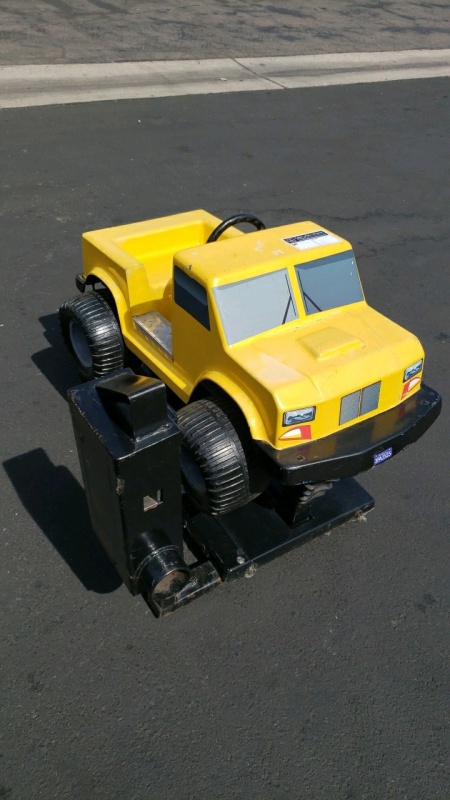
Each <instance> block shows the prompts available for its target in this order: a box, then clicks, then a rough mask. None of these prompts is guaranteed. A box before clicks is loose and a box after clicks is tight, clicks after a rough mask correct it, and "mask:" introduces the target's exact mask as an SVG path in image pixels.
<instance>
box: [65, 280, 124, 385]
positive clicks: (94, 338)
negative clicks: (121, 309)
mask: <svg viewBox="0 0 450 800" xmlns="http://www.w3.org/2000/svg"><path fill="white" fill-rule="evenodd" d="M59 321H60V325H61V332H62V335H63V338H64V341H65V343H66V345H67V347H68V349H69V350H70V352H71V354H72V356H73V358H74V359H75V362H76V364H77V366H78V369H79V372H80V375H81V377H82V378H83V379H84V380H91V379H92V378H99V377H101V376H102V375H108V373H110V372H114V370H116V369H121V368H122V367H123V364H124V354H125V347H124V343H123V339H122V334H121V332H120V327H119V324H118V322H117V320H116V317H115V315H114V312H113V311H112V309H111V307H110V306H109V304H108V302H107V301H106V300H105V298H104V297H102V296H101V295H99V294H97V293H96V292H92V293H90V294H86V295H82V296H80V297H75V298H74V299H73V300H68V301H67V303H64V304H63V305H62V306H61V308H60V309H59Z"/></svg>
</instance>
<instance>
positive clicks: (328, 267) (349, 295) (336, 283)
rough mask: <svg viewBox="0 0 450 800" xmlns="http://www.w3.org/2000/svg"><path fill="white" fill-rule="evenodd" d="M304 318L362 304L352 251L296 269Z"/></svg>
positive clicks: (320, 259)
mask: <svg viewBox="0 0 450 800" xmlns="http://www.w3.org/2000/svg"><path fill="white" fill-rule="evenodd" d="M295 271H296V273H297V279H298V282H299V285H300V290H301V293H302V296H303V302H304V305H305V311H306V313H307V314H317V313H318V312H319V311H327V310H328V309H330V308H339V306H348V305H350V303H358V302H359V301H360V300H364V297H363V293H362V289H361V284H360V282H359V275H358V269H357V266H356V261H355V256H354V255H353V253H352V251H351V250H348V251H347V252H346V253H339V255H337V256H328V257H327V258H319V259H317V261H310V262H309V263H307V264H298V265H297V266H296V267H295Z"/></svg>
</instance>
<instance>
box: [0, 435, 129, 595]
mask: <svg viewBox="0 0 450 800" xmlns="http://www.w3.org/2000/svg"><path fill="white" fill-rule="evenodd" d="M4 467H5V471H6V473H7V475H8V477H9V479H10V481H11V483H12V484H13V486H14V488H15V490H16V492H17V494H18V496H19V498H20V500H21V501H22V503H23V506H24V508H25V509H26V510H27V511H28V513H29V514H30V515H31V516H32V517H33V519H34V520H35V522H36V523H37V525H39V527H40V529H41V530H42V532H43V533H44V534H45V536H46V537H47V539H48V540H49V542H51V544H52V545H53V547H54V548H55V550H57V551H58V553H59V554H60V556H61V557H62V558H63V559H64V561H65V562H66V564H68V566H69V567H70V569H71V570H72V572H73V573H74V575H76V576H77V578H78V579H79V580H80V581H81V583H82V584H83V586H85V588H86V589H88V590H89V591H92V592H97V593H99V594H104V593H107V592H113V591H114V590H115V589H117V588H118V587H119V586H120V585H121V583H122V581H121V578H120V577H119V575H118V574H117V572H116V571H115V569H114V568H113V566H112V564H111V563H110V562H109V560H108V557H107V555H106V553H105V552H104V551H103V548H102V547H101V545H100V543H99V541H98V540H97V538H96V537H95V534H94V532H93V531H92V527H91V523H90V519H89V512H88V508H87V503H86V499H85V496H84V491H83V489H82V487H81V486H80V484H79V483H78V481H77V480H75V478H74V477H73V475H72V473H71V472H70V471H69V470H68V469H67V467H62V466H60V467H55V466H54V464H52V462H51V461H50V459H49V457H48V456H47V454H46V452H45V451H44V450H42V449H41V448H38V449H36V450H31V451H30V452H29V453H25V454H24V455H21V456H16V457H15V458H11V459H9V460H8V461H5V462H4Z"/></svg>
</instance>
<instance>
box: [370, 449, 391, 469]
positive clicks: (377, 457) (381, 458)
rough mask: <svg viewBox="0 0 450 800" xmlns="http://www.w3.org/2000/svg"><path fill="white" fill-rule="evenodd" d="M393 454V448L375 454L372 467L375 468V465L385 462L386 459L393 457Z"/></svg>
mask: <svg viewBox="0 0 450 800" xmlns="http://www.w3.org/2000/svg"><path fill="white" fill-rule="evenodd" d="M393 452H394V450H393V448H392V447H388V448H387V450H383V451H382V452H381V453H377V454H376V455H374V457H373V465H374V467H376V465H377V464H382V463H383V461H386V459H388V458H390V457H391V456H392V455H393Z"/></svg>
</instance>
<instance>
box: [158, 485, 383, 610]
mask: <svg viewBox="0 0 450 800" xmlns="http://www.w3.org/2000/svg"><path fill="white" fill-rule="evenodd" d="M278 502H279V503H282V497H281V498H279V501H278ZM374 504H375V501H374V499H373V497H371V495H370V494H369V493H368V492H366V491H365V489H363V488H362V486H360V485H359V483H358V482H357V481H355V480H354V479H353V478H345V479H342V480H340V481H338V482H336V483H335V484H334V485H333V486H332V488H331V489H330V490H329V491H328V492H327V493H326V494H325V495H324V496H323V497H320V498H318V499H316V500H313V502H312V503H311V505H310V506H309V507H308V509H307V510H305V517H306V518H305V519H303V521H302V522H300V523H298V524H295V525H288V524H287V522H285V521H284V520H283V519H282V517H281V516H280V513H278V512H277V510H276V503H275V502H274V500H273V494H272V495H270V494H267V493H266V494H265V495H263V496H262V497H261V498H259V499H258V500H257V501H255V502H253V503H250V504H249V505H247V506H245V507H244V508H240V509H238V510H237V511H232V512H231V513H229V514H226V515H224V516H221V517H211V516H208V515H207V514H204V513H196V512H195V511H194V512H192V510H191V511H190V512H189V511H188V510H186V513H185V542H186V544H187V546H188V547H189V549H190V550H191V552H193V553H194V555H195V557H197V558H198V560H197V561H196V563H195V564H193V565H192V566H191V567H190V574H189V580H188V583H187V584H186V585H185V586H183V588H182V589H181V590H179V591H174V592H173V593H170V592H168V593H165V594H161V595H157V594H156V595H155V594H153V596H152V597H150V595H147V596H145V600H146V602H147V603H148V605H149V607H150V608H151V610H152V611H153V613H154V614H155V615H156V616H157V617H160V616H164V615H165V614H168V613H170V612H171V611H175V610H176V609H177V608H180V607H181V606H184V605H186V604H187V603H190V602H191V601H192V600H195V598H196V597H199V596H200V595H202V594H205V593H206V592H208V591H210V590H211V589H214V588H215V587H216V586H219V585H220V584H222V583H225V582H226V581H231V580H235V579H236V578H239V577H241V576H243V575H245V576H247V577H250V576H252V575H253V574H254V573H255V572H256V570H257V568H258V567H259V566H261V565H262V564H265V563H267V562H268V561H271V560H272V559H273V558H276V557H277V556H280V555H282V554H283V553H286V552H288V551H289V550H292V549H293V548H294V547H298V546H299V545H300V544H303V543H304V542H306V541H308V540H309V539H312V538H313V537H315V536H318V535H320V534H322V533H326V532H327V531H329V530H331V529H332V528H335V527H337V526H339V525H342V524H343V523H344V522H348V521H349V520H351V519H355V518H357V517H358V516H361V515H363V514H365V513H366V512H367V511H370V510H371V509H372V508H373V507H374ZM280 510H281V509H280ZM175 588H177V587H175Z"/></svg>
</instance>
